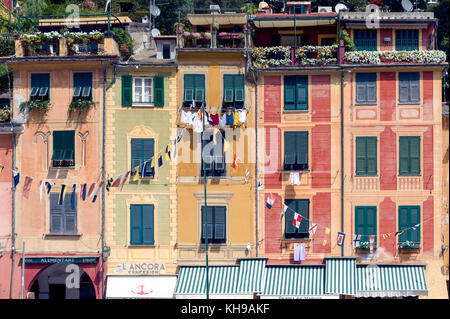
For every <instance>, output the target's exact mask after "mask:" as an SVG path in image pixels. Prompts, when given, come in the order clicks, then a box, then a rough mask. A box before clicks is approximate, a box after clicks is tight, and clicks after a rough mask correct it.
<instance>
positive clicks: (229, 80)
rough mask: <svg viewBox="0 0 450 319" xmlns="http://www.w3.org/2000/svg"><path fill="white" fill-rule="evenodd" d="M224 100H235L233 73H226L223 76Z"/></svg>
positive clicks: (228, 101) (229, 101)
mask: <svg viewBox="0 0 450 319" xmlns="http://www.w3.org/2000/svg"><path fill="white" fill-rule="evenodd" d="M223 100H224V101H225V102H227V103H231V102H233V101H234V84H233V75H229V74H226V75H224V76H223Z"/></svg>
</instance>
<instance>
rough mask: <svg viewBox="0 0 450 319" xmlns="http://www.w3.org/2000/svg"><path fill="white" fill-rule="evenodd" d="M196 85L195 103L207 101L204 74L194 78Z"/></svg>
mask: <svg viewBox="0 0 450 319" xmlns="http://www.w3.org/2000/svg"><path fill="white" fill-rule="evenodd" d="M194 81H195V82H194V85H195V101H204V100H205V76H204V75H203V74H196V75H195V78H194Z"/></svg>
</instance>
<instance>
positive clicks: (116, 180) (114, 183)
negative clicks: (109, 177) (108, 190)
mask: <svg viewBox="0 0 450 319" xmlns="http://www.w3.org/2000/svg"><path fill="white" fill-rule="evenodd" d="M121 180H122V174H120V175H119V176H117V177H116V179H115V180H114V182H113V183H112V185H111V187H119V185H120V181H121Z"/></svg>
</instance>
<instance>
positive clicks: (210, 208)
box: [202, 206, 214, 242]
mask: <svg viewBox="0 0 450 319" xmlns="http://www.w3.org/2000/svg"><path fill="white" fill-rule="evenodd" d="M213 215H214V207H213V206H208V221H206V216H205V206H202V242H204V240H205V238H206V237H205V236H206V223H208V241H209V240H210V239H213V232H214V224H213V220H214V216H213Z"/></svg>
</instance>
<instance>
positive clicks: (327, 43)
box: [320, 37, 337, 45]
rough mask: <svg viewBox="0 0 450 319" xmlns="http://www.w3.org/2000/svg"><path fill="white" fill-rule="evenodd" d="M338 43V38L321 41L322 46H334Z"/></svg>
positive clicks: (322, 39)
mask: <svg viewBox="0 0 450 319" xmlns="http://www.w3.org/2000/svg"><path fill="white" fill-rule="evenodd" d="M335 43H337V41H336V37H324V38H321V39H320V45H333V44H335Z"/></svg>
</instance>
